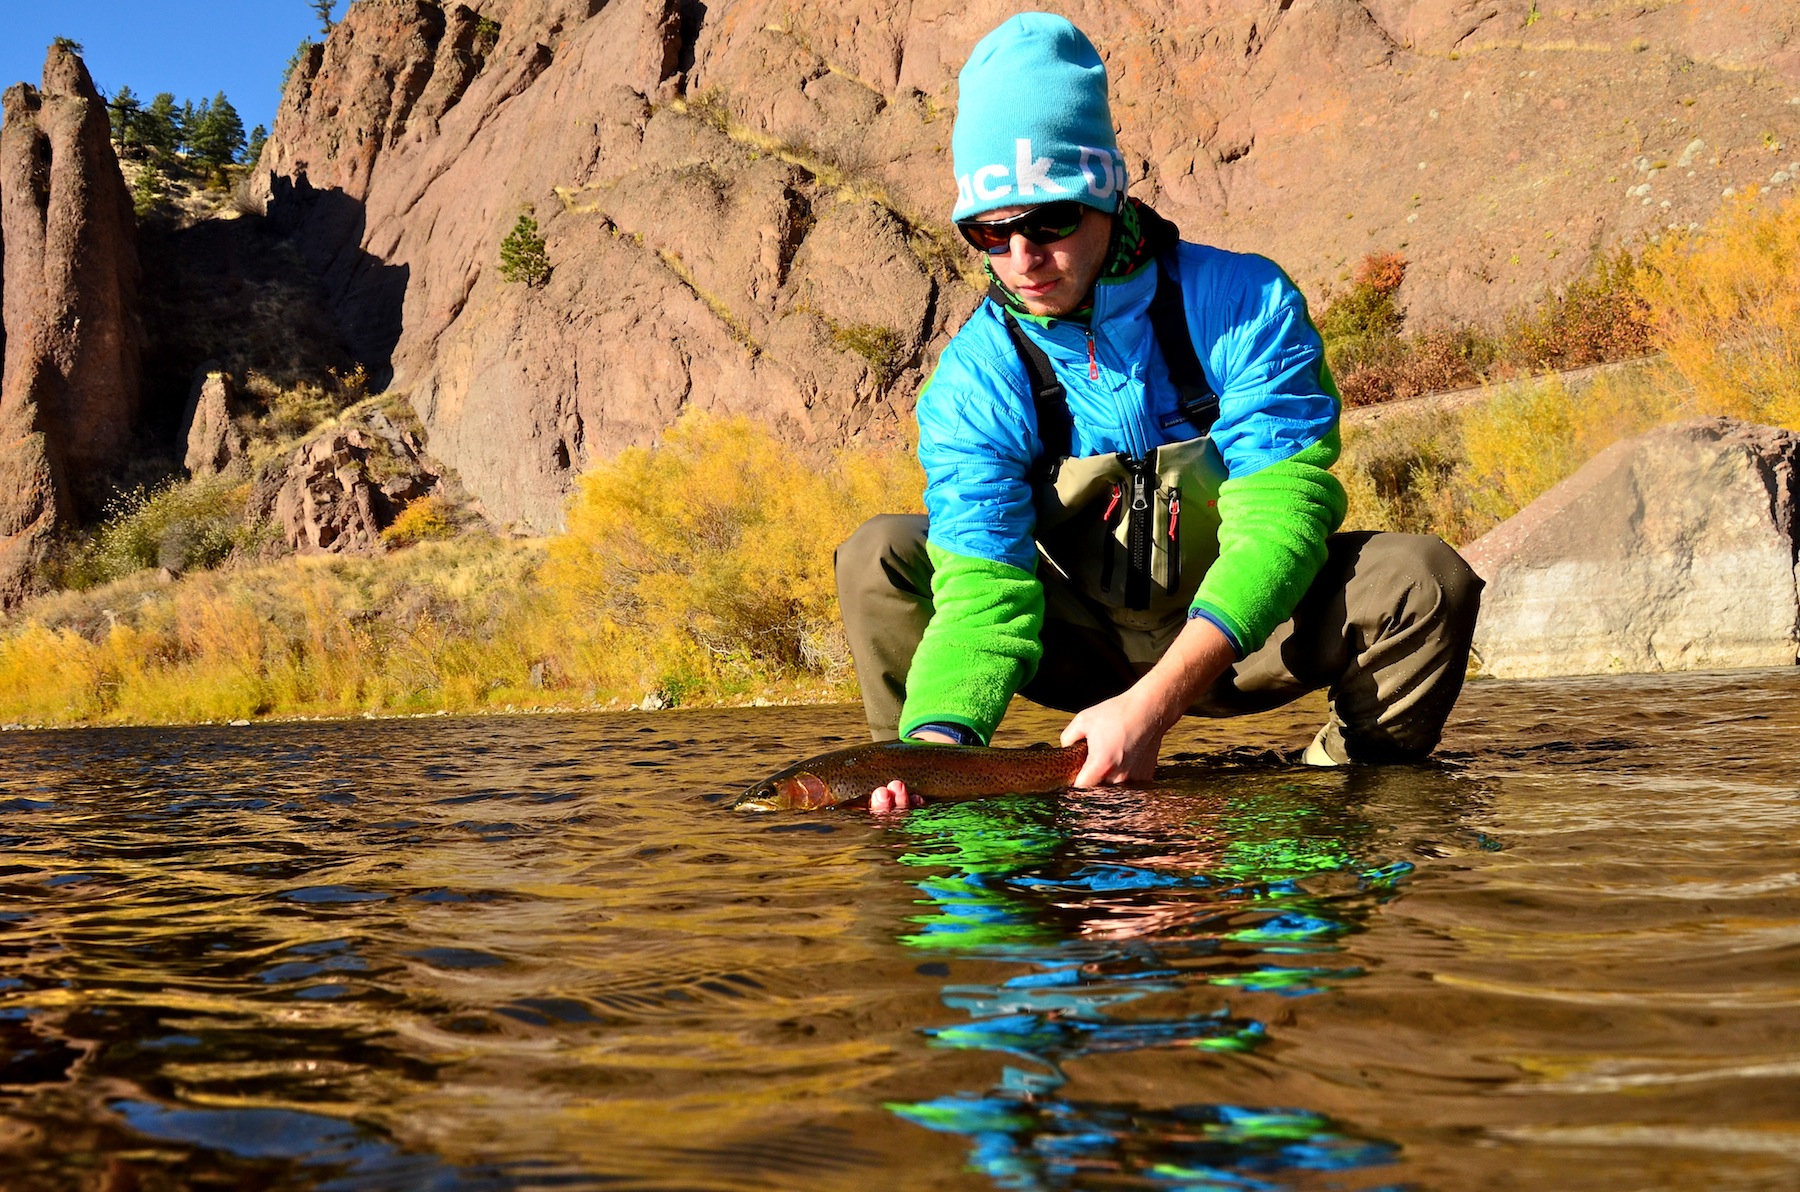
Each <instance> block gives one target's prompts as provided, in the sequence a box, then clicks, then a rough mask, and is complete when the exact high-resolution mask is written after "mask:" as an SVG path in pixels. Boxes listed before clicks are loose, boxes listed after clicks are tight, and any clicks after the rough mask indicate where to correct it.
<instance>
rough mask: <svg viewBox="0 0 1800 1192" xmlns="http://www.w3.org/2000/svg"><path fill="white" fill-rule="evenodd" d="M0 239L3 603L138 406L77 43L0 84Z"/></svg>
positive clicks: (114, 455)
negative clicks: (28, 79)
mask: <svg viewBox="0 0 1800 1192" xmlns="http://www.w3.org/2000/svg"><path fill="white" fill-rule="evenodd" d="M5 111H6V120H5V125H4V128H3V129H0V243H3V244H4V253H5V265H4V274H5V290H4V300H3V306H0V322H3V323H4V325H5V329H6V336H5V363H4V368H3V371H0V607H5V606H8V605H11V604H13V603H16V602H17V600H18V599H19V598H20V597H21V596H22V595H24V594H25V593H26V592H28V591H29V589H30V588H31V587H32V585H33V583H34V582H35V570H36V568H37V566H38V565H39V564H40V563H41V562H42V559H43V555H44V551H45V549H46V547H47V545H48V536H49V534H50V532H51V531H52V529H53V528H54V527H55V525H56V524H57V522H58V521H59V520H61V519H63V518H66V517H69V516H71V515H77V514H80V513H83V512H85V511H86V510H87V508H88V507H89V503H90V502H91V501H92V499H93V498H94V496H95V495H96V491H97V488H98V485H99V484H100V483H101V482H102V481H103V479H104V478H105V477H106V476H107V474H108V473H109V472H110V470H111V469H112V468H113V467H114V466H115V465H116V464H117V463H118V462H119V460H120V457H121V455H122V454H123V452H124V450H125V448H126V445H127V442H128V440H129V438H130V435H131V430H132V422H133V420H134V419H135V417H136V415H137V409H138V385H139V376H138V355H139V349H140V345H139V335H138V331H137V321H136V309H135V302H136V291H137V250H136V245H135V230H136V223H135V219H134V217H133V215H132V211H131V198H130V195H129V194H128V193H127V192H126V189H125V183H124V179H123V178H122V177H121V176H120V174H119V167H118V162H117V161H116V160H115V159H114V157H113V150H112V144H111V140H110V134H109V130H108V124H107V114H106V107H105V104H104V103H103V102H102V101H101V99H100V96H99V94H98V93H97V92H96V91H95V89H94V82H93V80H92V79H91V78H90V77H89V76H88V72H87V68H86V67H85V66H84V65H83V64H82V62H81V59H80V58H78V57H77V56H76V55H75V54H74V53H73V52H71V51H69V50H66V49H63V48H61V47H52V48H51V50H50V55H49V58H48V60H47V61H46V62H45V64H44V86H43V90H42V91H41V92H40V91H39V90H37V89H36V88H33V87H31V86H28V85H26V84H24V83H21V84H19V85H17V86H15V87H12V88H11V89H9V90H8V91H7V92H6V95H5Z"/></svg>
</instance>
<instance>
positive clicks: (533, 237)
mask: <svg viewBox="0 0 1800 1192" xmlns="http://www.w3.org/2000/svg"><path fill="white" fill-rule="evenodd" d="M549 276H550V254H549V252H548V251H546V245H545V243H544V238H543V237H542V236H541V235H539V234H538V224H537V220H535V219H533V218H532V216H531V212H529V211H522V212H520V213H519V220H518V222H517V223H515V224H513V229H512V231H510V232H508V233H507V235H506V239H504V240H502V241H501V242H500V278H501V280H503V281H511V282H523V283H525V284H526V285H527V286H536V285H542V284H543V282H544V280H545V279H546V278H548V277H549Z"/></svg>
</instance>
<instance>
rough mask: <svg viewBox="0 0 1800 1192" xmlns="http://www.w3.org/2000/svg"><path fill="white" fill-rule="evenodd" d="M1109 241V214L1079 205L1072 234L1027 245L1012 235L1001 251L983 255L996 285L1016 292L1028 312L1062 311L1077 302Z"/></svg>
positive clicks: (993, 216)
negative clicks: (998, 280) (996, 280)
mask: <svg viewBox="0 0 1800 1192" xmlns="http://www.w3.org/2000/svg"><path fill="white" fill-rule="evenodd" d="M1029 209H1030V208H1028V207H1023V206H1017V207H1001V208H999V209H998V210H994V211H984V212H982V213H981V216H980V218H981V220H982V221H983V222H987V221H990V220H1000V219H1011V218H1012V217H1013V216H1015V215H1023V214H1024V213H1025V212H1026V211H1028V210H1029ZM1111 241H1112V216H1110V215H1105V214H1103V213H1101V212H1099V211H1096V210H1095V209H1094V208H1092V207H1083V208H1082V215H1081V226H1080V227H1078V228H1076V229H1075V234H1074V235H1072V236H1065V237H1063V238H1062V239H1061V240H1058V241H1056V242H1055V243H1054V244H1033V243H1032V242H1031V241H1029V240H1027V239H1026V238H1025V237H1023V236H1018V235H1015V236H1014V237H1013V238H1012V240H1011V241H1010V242H1009V243H1008V246H1007V251H1005V252H1004V253H996V254H994V255H993V256H990V257H988V264H989V265H991V266H992V267H993V270H994V276H995V277H997V278H999V279H1000V284H1001V285H1003V286H1005V287H1006V288H1007V289H1009V290H1011V291H1012V292H1013V293H1014V294H1016V295H1018V298H1019V301H1021V302H1023V303H1024V304H1025V309H1026V310H1028V311H1030V312H1031V313H1032V314H1034V315H1045V316H1052V317H1054V316H1057V315H1066V314H1068V313H1069V312H1070V311H1072V310H1074V309H1075V308H1076V307H1077V306H1080V305H1081V303H1082V301H1083V299H1085V298H1086V297H1087V294H1088V291H1089V290H1090V289H1091V288H1093V285H1094V280H1095V279H1096V278H1098V277H1099V276H1100V268H1101V266H1102V265H1104V264H1105V263H1106V249H1107V245H1108V244H1110V243H1111Z"/></svg>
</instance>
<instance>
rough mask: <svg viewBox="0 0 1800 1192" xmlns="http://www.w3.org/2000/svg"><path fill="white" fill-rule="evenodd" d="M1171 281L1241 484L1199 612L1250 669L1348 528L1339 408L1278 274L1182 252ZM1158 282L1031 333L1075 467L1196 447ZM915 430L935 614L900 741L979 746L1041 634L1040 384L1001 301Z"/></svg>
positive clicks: (912, 678)
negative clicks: (1061, 410) (1036, 403)
mask: <svg viewBox="0 0 1800 1192" xmlns="http://www.w3.org/2000/svg"><path fill="white" fill-rule="evenodd" d="M1175 265H1176V272H1177V274H1178V275H1179V278H1180V282H1181V287H1182V296H1183V305H1184V307H1185V309H1186V314H1187V322H1188V329H1189V331H1190V333H1191V335H1192V338H1193V342H1194V345H1195V350H1196V352H1197V353H1198V355H1199V357H1200V362H1201V366H1202V368H1203V369H1204V370H1205V373H1206V379H1207V381H1208V382H1209V383H1210V384H1211V386H1212V388H1213V391H1214V392H1215V393H1217V394H1218V395H1219V416H1218V419H1217V421H1216V422H1215V423H1214V425H1213V427H1212V430H1211V435H1212V438H1213V442H1214V444H1215V445H1216V446H1217V448H1218V449H1219V453H1220V455H1221V457H1222V458H1223V460H1224V462H1225V466H1226V469H1227V471H1228V474H1229V478H1228V479H1227V480H1226V482H1225V484H1224V486H1223V487H1222V489H1221V495H1220V498H1219V512H1220V517H1221V524H1220V531H1219V536H1220V555H1219V558H1218V560H1217V561H1216V562H1215V563H1214V564H1213V567H1212V569H1211V571H1209V573H1208V574H1207V576H1206V578H1205V580H1203V581H1202V585H1201V589H1200V593H1199V595H1198V596H1197V597H1196V598H1195V601H1194V612H1195V614H1196V615H1201V616H1205V617H1207V618H1208V619H1209V620H1211V621H1213V623H1214V624H1216V625H1218V626H1219V627H1220V629H1221V630H1223V631H1224V632H1225V634H1226V636H1227V637H1229V638H1230V639H1231V641H1232V644H1233V646H1234V647H1235V648H1236V649H1237V650H1238V652H1239V654H1240V656H1241V655H1242V654H1244V653H1247V652H1248V651H1250V650H1254V649H1256V648H1257V647H1258V646H1260V645H1261V644H1262V641H1263V640H1264V639H1265V638H1266V637H1267V635H1268V633H1269V632H1270V631H1271V630H1272V629H1273V628H1274V626H1275V625H1277V624H1279V623H1280V622H1281V621H1282V620H1285V619H1286V618H1287V617H1288V616H1290V615H1291V614H1292V611H1293V607H1294V605H1295V603H1297V602H1298V600H1299V597H1300V595H1301V594H1303V593H1304V591H1305V589H1306V586H1307V585H1308V584H1310V583H1311V580H1312V577H1313V575H1315V574H1316V573H1317V570H1318V568H1319V567H1320V566H1321V565H1322V564H1323V562H1324V557H1325V552H1324V541H1325V538H1326V536H1327V535H1328V534H1329V533H1330V532H1331V531H1332V530H1334V529H1336V528H1337V525H1338V524H1339V523H1340V522H1341V521H1342V518H1343V513H1344V508H1343V506H1344V499H1343V490H1342V488H1341V487H1339V486H1338V485H1337V483H1336V481H1335V480H1334V479H1333V478H1331V477H1330V476H1329V474H1328V473H1326V472H1325V471H1324V469H1325V468H1327V467H1329V466H1330V464H1331V463H1332V462H1333V461H1334V460H1335V458H1336V455H1337V434H1336V429H1337V419H1338V406H1339V403H1338V400H1337V395H1336V391H1335V387H1334V386H1333V384H1332V382H1331V380H1330V374H1329V372H1328V370H1326V368H1325V366H1324V346H1323V344H1322V343H1321V341H1320V339H1319V335H1318V332H1317V331H1316V330H1314V328H1313V326H1312V323H1311V321H1310V320H1309V319H1308V317H1307V313H1306V302H1305V299H1304V298H1303V297H1302V295H1301V294H1300V292H1299V290H1298V289H1297V288H1296V287H1295V286H1294V284H1293V283H1292V282H1291V281H1290V280H1289V279H1288V278H1287V275H1286V274H1284V273H1283V272H1282V271H1281V269H1280V268H1279V267H1277V266H1276V265H1275V264H1274V263H1273V262H1271V261H1269V260H1268V259H1266V258H1264V257H1260V256H1254V255H1250V254H1243V253H1232V252H1226V251H1224V250H1221V249H1217V248H1211V247H1207V246H1204V245H1198V244H1189V243H1185V242H1184V243H1181V244H1179V245H1178V247H1177V250H1176V256H1175ZM1156 281H1157V270H1156V268H1155V266H1149V267H1146V268H1142V269H1140V270H1138V271H1137V272H1136V273H1134V274H1131V275H1130V276H1127V277H1124V278H1121V279H1118V280H1116V281H1102V282H1100V283H1099V284H1097V285H1096V286H1095V289H1094V301H1093V308H1092V314H1091V316H1090V318H1089V320H1088V321H1087V322H1082V321H1079V320H1072V319H1032V318H1025V317H1022V318H1020V319H1019V323H1020V326H1021V327H1022V328H1023V329H1024V331H1025V333H1026V334H1027V335H1029V336H1031V337H1032V338H1033V339H1034V340H1035V341H1036V342H1037V343H1038V344H1040V345H1042V347H1043V349H1044V351H1045V353H1046V354H1047V355H1048V356H1049V358H1050V361H1051V364H1052V366H1053V367H1054V368H1055V370H1056V374H1057V377H1058V379H1059V380H1060V381H1062V383H1063V385H1064V387H1065V389H1066V391H1067V395H1068V403H1069V411H1070V415H1071V417H1072V420H1073V423H1074V443H1073V454H1074V455H1077V456H1090V455H1099V454H1104V453H1111V452H1118V451H1122V452H1126V453H1128V454H1130V455H1132V456H1139V457H1141V456H1142V455H1144V453H1145V452H1146V451H1148V450H1149V449H1150V448H1151V447H1154V446H1157V445H1160V444H1163V443H1169V442H1177V441H1180V440H1184V439H1191V438H1194V437H1195V436H1196V435H1197V434H1198V433H1199V431H1198V430H1197V428H1195V427H1193V426H1191V425H1190V424H1189V423H1187V422H1186V421H1185V420H1184V419H1183V418H1182V416H1181V413H1180V411H1179V409H1178V408H1177V405H1176V392H1175V388H1174V386H1173V385H1172V384H1171V382H1170V380H1169V374H1168V368H1167V366H1166V365H1165V364H1164V362H1163V358H1162V352H1161V350H1160V348H1159V347H1158V346H1157V343H1156V336H1155V333H1154V331H1153V330H1152V327H1151V322H1150V318H1149V306H1150V300H1151V298H1152V296H1153V295H1154V293H1155V289H1156ZM918 420H919V459H920V462H921V463H922V464H923V465H924V468H925V476H926V488H925V506H926V512H927V513H928V514H929V515H930V520H931V529H930V547H931V551H932V558H933V562H934V566H935V573H934V578H933V597H934V601H935V605H936V608H935V611H934V615H933V618H932V622H931V625H930V627H929V628H928V629H927V631H926V635H925V639H924V641H923V642H921V644H920V647H919V650H918V652H917V654H916V655H915V657H914V661H913V666H912V670H911V672H910V674H909V677H908V686H907V702H906V707H905V709H904V711H903V712H902V717H901V731H902V733H903V734H904V733H906V732H908V731H910V730H911V728H913V727H916V726H918V725H920V724H923V723H928V722H939V723H954V724H961V725H964V726H966V727H968V728H970V729H972V730H973V731H974V732H976V733H977V734H978V735H980V736H981V737H982V739H984V740H985V739H986V738H987V737H988V736H989V735H991V733H992V731H993V728H994V726H995V725H996V724H998V722H999V717H1000V714H1001V713H1002V712H1003V711H1004V708H1005V703H1006V701H1007V700H1008V699H1010V698H1011V696H1012V694H1013V693H1014V692H1015V691H1016V690H1017V689H1018V688H1019V687H1020V686H1022V685H1023V684H1024V683H1025V682H1026V681H1028V680H1029V678H1030V675H1031V673H1032V670H1033V668H1034V667H1035V665H1036V661H1037V654H1036V653H1035V652H1034V651H1035V650H1036V649H1037V642H1036V638H1037V633H1038V630H1039V629H1040V628H1041V623H1042V591H1041V589H1040V588H1038V587H1037V583H1036V580H1035V578H1034V575H1035V564H1036V557H1035V556H1036V548H1035V545H1034V542H1033V539H1032V531H1033V529H1034V527H1035V514H1034V510H1033V503H1032V488H1031V483H1030V480H1029V479H1028V476H1029V474H1030V472H1031V469H1032V465H1033V463H1034V462H1035V461H1036V460H1037V458H1038V456H1039V455H1040V454H1041V453H1042V451H1043V447H1042V445H1041V443H1040V442H1039V440H1038V434H1037V416H1036V412H1035V410H1034V408H1033V404H1032V398H1031V383H1030V380H1029V378H1028V375H1027V373H1026V371H1025V367H1024V365H1023V363H1022V362H1021V361H1020V360H1019V356H1018V352H1017V350H1016V349H1015V347H1014V345H1013V343H1012V341H1011V339H1010V338H1009V337H1008V335H1007V330H1006V326H1005V323H1004V321H1003V317H1002V315H1001V313H1000V311H999V310H998V309H997V308H996V307H995V305H994V304H993V303H991V302H989V303H984V304H982V306H981V307H980V308H979V309H978V310H977V311H976V312H975V314H974V315H973V316H972V317H971V318H970V319H969V321H968V322H967V323H966V324H965V325H964V326H963V328H962V329H961V330H960V331H959V332H957V334H956V336H955V337H954V338H953V339H952V340H951V341H950V343H949V344H948V345H947V346H946V347H945V349H944V352H943V355H942V357H941V358H940V360H939V362H938V367H937V370H936V371H935V372H934V373H933V375H932V377H931V380H930V381H929V382H928V383H927V385H926V387H925V389H924V390H923V391H922V392H921V393H920V395H919V400H918ZM1271 469H1274V471H1273V472H1271ZM1259 475H1260V476H1262V477H1263V480H1262V482H1261V483H1258V482H1256V481H1254V480H1253V479H1252V478H1254V477H1257V476H1259ZM1034 594H1035V598H1036V608H1035V613H1034V611H1033V608H1032V607H1031V599H1032V597H1033V595H1034ZM1034 618H1035V619H1034Z"/></svg>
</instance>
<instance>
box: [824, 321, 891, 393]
mask: <svg viewBox="0 0 1800 1192" xmlns="http://www.w3.org/2000/svg"><path fill="white" fill-rule="evenodd" d="M831 342H832V343H833V344H835V345H836V346H837V347H839V348H841V349H842V350H844V351H846V352H855V353H856V354H857V355H858V356H861V357H862V358H863V359H864V360H867V361H868V362H869V375H870V376H871V377H872V378H873V379H874V381H875V386H876V388H878V389H885V388H887V387H888V384H889V383H890V382H892V381H893V379H894V378H895V377H896V376H898V375H899V373H900V369H901V366H902V365H904V364H905V363H906V344H905V341H903V340H902V339H901V338H900V333H899V332H898V331H895V330H894V329H893V328H892V327H879V326H875V325H873V324H866V323H855V324H852V325H850V326H844V327H840V326H838V325H836V324H833V325H832V328H831Z"/></svg>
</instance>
